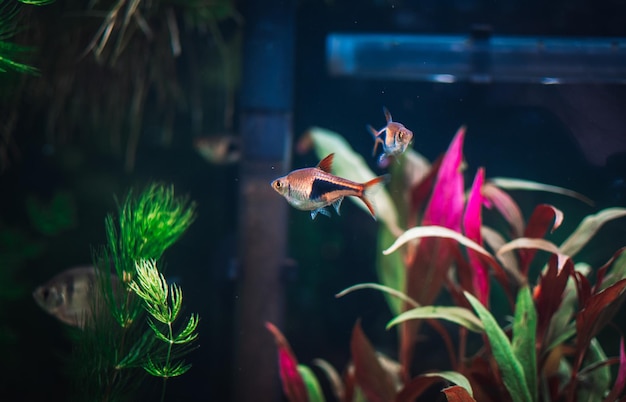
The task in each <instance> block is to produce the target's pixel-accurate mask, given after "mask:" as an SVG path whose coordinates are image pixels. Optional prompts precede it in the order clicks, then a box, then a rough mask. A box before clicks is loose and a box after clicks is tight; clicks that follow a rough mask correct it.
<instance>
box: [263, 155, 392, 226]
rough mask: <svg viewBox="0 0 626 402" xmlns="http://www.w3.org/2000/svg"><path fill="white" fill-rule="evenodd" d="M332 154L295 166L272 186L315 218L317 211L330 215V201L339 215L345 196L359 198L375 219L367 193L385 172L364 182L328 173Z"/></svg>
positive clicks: (290, 202)
mask: <svg viewBox="0 0 626 402" xmlns="http://www.w3.org/2000/svg"><path fill="white" fill-rule="evenodd" d="M334 156H335V154H334V153H332V154H330V155H328V156H327V157H325V158H324V159H322V160H321V161H320V163H319V164H318V165H317V166H316V167H314V168H304V169H298V170H294V171H293V172H291V173H289V174H288V175H286V176H283V177H279V178H278V179H276V180H274V181H272V183H271V185H272V188H273V189H274V190H276V192H277V193H278V194H280V195H282V196H283V197H285V199H286V200H287V202H289V204H291V205H292V206H293V207H295V208H297V209H300V210H302V211H311V219H315V217H316V216H317V214H318V213H321V214H322V215H326V216H331V215H330V212H329V211H328V210H327V209H326V207H327V206H328V205H332V206H333V207H334V208H335V211H337V215H339V207H340V206H341V202H342V201H343V199H344V197H357V198H360V199H361V200H362V201H363V202H364V203H365V205H366V206H367V208H368V209H369V211H370V213H371V214H372V217H373V218H374V219H376V213H375V212H374V207H373V206H372V203H371V201H370V200H369V199H368V197H367V196H368V194H371V193H372V192H374V191H376V189H377V188H379V186H381V185H383V184H384V183H385V182H386V181H387V176H378V177H376V178H374V179H372V180H370V181H368V182H367V183H355V182H353V181H350V180H347V179H344V178H342V177H338V176H335V175H333V174H331V168H332V164H333V158H334Z"/></svg>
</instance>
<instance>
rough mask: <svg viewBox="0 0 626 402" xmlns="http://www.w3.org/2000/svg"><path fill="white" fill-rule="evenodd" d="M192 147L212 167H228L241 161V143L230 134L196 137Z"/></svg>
mask: <svg viewBox="0 0 626 402" xmlns="http://www.w3.org/2000/svg"><path fill="white" fill-rule="evenodd" d="M193 146H194V148H195V149H196V151H198V153H199V154H200V155H201V156H202V157H203V158H204V159H205V160H206V161H207V162H209V163H211V164H213V165H230V164H234V163H237V162H239V160H240V159H241V142H240V140H239V138H238V137H236V136H234V135H231V134H224V135H215V136H210V137H197V138H196V139H194V141H193Z"/></svg>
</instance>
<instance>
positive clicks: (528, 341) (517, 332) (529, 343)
mask: <svg viewBox="0 0 626 402" xmlns="http://www.w3.org/2000/svg"><path fill="white" fill-rule="evenodd" d="M536 336H537V310H535V304H534V302H533V297H532V295H531V294H530V288H529V286H528V285H525V286H523V287H522V288H521V289H520V290H519V291H518V293H517V301H516V303H515V315H514V318H513V340H512V345H511V346H512V349H513V353H514V355H515V357H516V358H517V360H518V361H519V362H520V363H521V365H522V369H523V370H524V378H525V379H526V384H527V386H528V390H529V391H530V394H531V396H532V400H533V401H537V400H538V398H539V396H538V394H537V390H538V388H537V352H536V350H535V347H536V343H535V340H536Z"/></svg>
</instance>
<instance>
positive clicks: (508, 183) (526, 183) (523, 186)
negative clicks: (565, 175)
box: [489, 177, 593, 206]
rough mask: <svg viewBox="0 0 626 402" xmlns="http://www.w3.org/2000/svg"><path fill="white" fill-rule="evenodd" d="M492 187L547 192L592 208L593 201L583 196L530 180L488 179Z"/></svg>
mask: <svg viewBox="0 0 626 402" xmlns="http://www.w3.org/2000/svg"><path fill="white" fill-rule="evenodd" d="M489 181H490V182H491V183H493V184H494V185H496V186H498V187H500V188H505V189H507V190H532V191H547V192H549V193H555V194H561V195H566V196H569V197H572V198H576V199H577V200H580V201H582V202H584V203H585V204H588V205H591V206H593V201H592V200H591V199H589V198H588V197H585V196H584V195H582V194H580V193H577V192H576V191H572V190H569V189H567V188H563V187H557V186H552V185H550V184H543V183H537V182H534V181H530V180H522V179H514V178H510V177H494V178H492V179H489Z"/></svg>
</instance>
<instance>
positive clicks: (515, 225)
mask: <svg viewBox="0 0 626 402" xmlns="http://www.w3.org/2000/svg"><path fill="white" fill-rule="evenodd" d="M483 195H484V196H485V198H486V199H487V200H488V201H489V203H490V204H492V205H493V206H494V207H495V208H496V209H497V210H498V212H500V214H502V216H503V217H504V219H505V220H506V221H507V222H508V223H509V225H510V226H511V231H512V234H511V236H512V237H513V238H517V237H521V236H522V234H523V233H524V218H523V217H522V211H521V210H520V207H519V206H518V205H517V203H516V202H515V201H514V200H513V198H511V196H510V195H509V194H508V193H507V192H506V191H504V190H502V189H501V188H500V187H497V186H495V185H494V184H492V183H489V182H487V183H485V185H484V186H483Z"/></svg>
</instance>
